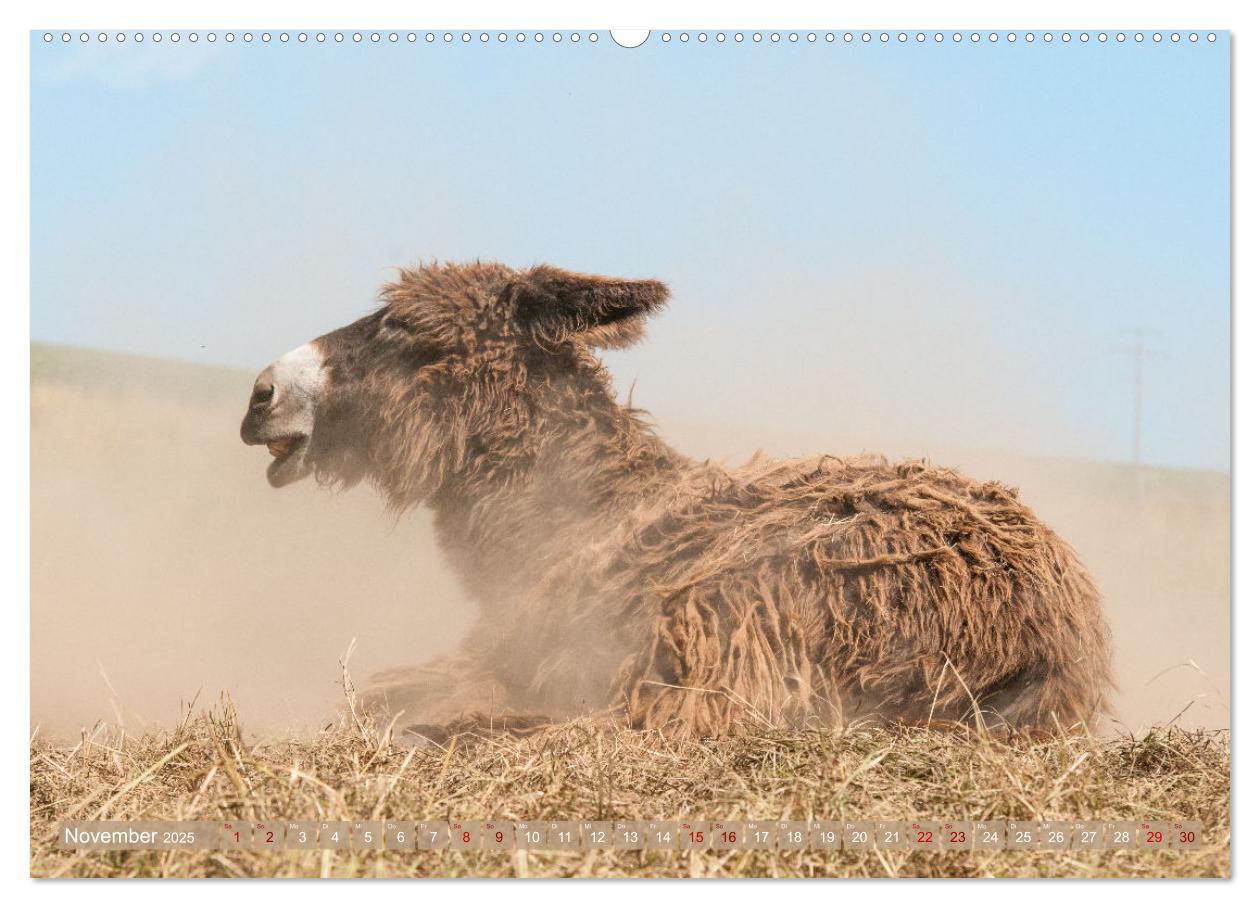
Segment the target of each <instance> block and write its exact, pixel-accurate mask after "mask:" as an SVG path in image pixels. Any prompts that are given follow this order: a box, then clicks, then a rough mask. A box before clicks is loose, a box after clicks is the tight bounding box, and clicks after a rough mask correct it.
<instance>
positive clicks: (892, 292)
mask: <svg viewBox="0 0 1260 908" xmlns="http://www.w3.org/2000/svg"><path fill="white" fill-rule="evenodd" d="M356 15H357V14H356V11H355V9H354V8H353V7H352V6H346V7H345V8H344V9H343V14H342V15H340V16H339V17H336V21H332V22H329V21H327V20H325V21H324V23H323V25H321V24H320V21H319V20H317V19H310V20H304V19H303V18H302V17H301V16H296V17H290V18H288V19H287V20H286V19H284V18H278V19H275V20H274V21H273V22H272V24H271V25H270V26H269V27H265V28H262V27H256V26H248V27H231V23H230V22H227V23H223V22H222V21H221V20H222V19H223V16H221V15H218V14H216V15H214V16H208V17H207V19H206V23H207V24H208V25H221V26H222V27H179V28H167V27H137V26H136V25H134V24H129V23H131V22H132V20H130V19H125V18H124V19H120V21H119V22H118V24H117V25H110V24H109V18H110V10H109V6H108V4H107V5H105V6H104V7H101V8H100V9H98V10H97V12H96V13H94V14H93V16H92V20H91V22H90V23H85V24H84V25H82V26H75V25H73V24H67V23H62V22H61V21H60V20H55V21H50V22H49V23H48V24H47V25H46V26H37V27H35V28H34V30H33V31H31V32H30V33H29V35H28V36H27V38H26V41H27V44H28V51H29V79H30V93H29V98H30V123H29V128H30V149H29V150H30V157H29V180H30V224H29V230H30V301H29V306H30V337H29V357H30V400H29V403H30V421H29V426H30V430H29V431H30V438H29V444H30V526H29V534H30V553H31V557H30V564H29V571H30V623H31V626H30V648H31V653H30V656H31V658H30V686H31V687H30V710H31V719H30V745H29V746H30V874H31V876H33V877H38V878H81V877H94V878H138V877H144V878H147V877H162V878H206V877H267V878H270V877H285V878H305V877H323V878H327V877H405V878H416V879H427V878H450V877H461V878H462V877H494V878H498V877H510V878H527V877H604V878H613V877H619V878H625V877H634V878H642V877H649V878H657V877H670V878H678V877H701V878H754V877H775V878H840V877H901V878H906V877H976V878H981V877H983V878H995V877H996V878H1026V877H1072V878H1081V877H1123V878H1153V877H1228V876H1230V874H1231V861H1230V855H1231V829H1230V815H1231V814H1230V811H1231V803H1230V732H1229V728H1230V705H1231V700H1230V691H1231V674H1230V671H1231V667H1230V596H1231V573H1230V572H1231V561H1230V557H1231V556H1230V552H1231V451H1232V447H1231V446H1232V438H1231V368H1232V360H1231V296H1230V294H1231V196H1230V193H1231V167H1232V164H1231V106H1232V102H1231V89H1230V85H1231V46H1232V43H1233V39H1232V33H1231V31H1230V30H1229V28H1227V27H1223V26H1227V25H1228V24H1229V23H1228V22H1222V21H1221V20H1219V19H1216V20H1213V21H1211V22H1206V23H1200V22H1196V21H1195V20H1196V18H1197V16H1196V13H1195V10H1194V9H1193V8H1189V7H1187V8H1186V9H1185V10H1184V15H1182V16H1181V17H1180V18H1179V21H1178V22H1176V23H1171V24H1175V25H1180V26H1181V27H1176V28H1173V27H1161V28H1148V27H1140V26H1135V27H1126V26H1125V23H1124V21H1122V19H1118V20H1117V21H1116V22H1115V23H1113V24H1114V25H1115V26H1116V27H1114V28H1107V29H1101V30H1100V29H1098V28H1092V27H1056V28H1053V29H1049V30H1048V29H1046V28H1044V27H1043V28H1028V27H1019V28H1014V27H1010V26H1009V25H1005V26H1004V25H1003V24H1002V23H1001V22H998V21H994V22H990V23H988V24H985V23H983V22H980V21H978V20H977V18H976V17H975V16H972V15H959V17H958V19H957V23H958V24H957V27H945V25H944V24H942V21H941V20H943V19H948V17H949V15H951V13H950V12H949V9H948V8H944V7H943V8H939V9H938V10H937V11H936V12H935V13H933V15H932V16H931V17H930V18H931V20H932V23H935V24H934V27H931V28H929V27H927V25H929V24H932V23H929V22H928V21H926V20H925V21H924V23H923V27H907V26H905V25H899V24H896V23H895V22H890V24H888V25H886V26H885V27H871V26H869V25H868V26H867V27H857V23H852V22H851V23H848V24H846V23H845V22H844V21H842V20H843V18H844V10H843V9H840V8H837V9H829V10H827V11H826V12H825V14H824V13H816V14H815V15H814V16H813V18H812V19H811V18H809V17H805V18H802V19H801V20H800V21H798V22H797V23H795V24H794V25H792V26H791V27H784V26H782V25H776V24H775V20H773V19H770V20H767V24H765V25H764V26H759V25H758V23H757V22H756V21H743V22H740V23H737V24H738V25H739V26H740V27H728V26H723V25H722V20H720V19H715V20H710V21H711V22H712V23H713V24H708V25H706V20H704V19H703V18H697V19H695V20H694V21H693V22H692V23H691V24H692V26H693V27H687V28H672V27H652V28H640V29H620V28H611V29H610V28H608V27H607V26H608V25H609V24H615V23H604V24H603V25H601V26H600V27H591V26H590V25H583V26H582V27H577V26H576V25H564V24H563V22H558V21H557V20H555V19H554V17H548V16H540V17H539V19H538V20H537V24H535V25H533V26H530V25H529V22H528V19H529V15H530V13H529V9H528V7H524V8H521V9H518V10H516V11H515V12H514V13H513V14H512V15H511V16H509V17H507V18H506V19H505V20H504V21H503V23H502V27H484V26H474V25H473V24H471V23H470V24H469V25H467V26H465V27H453V26H449V25H438V24H434V23H430V24H429V25H425V23H424V22H423V21H422V20H423V19H424V16H425V11H424V9H422V8H420V7H417V8H415V9H413V10H410V11H408V12H407V13H406V15H403V16H401V17H399V18H398V19H397V20H396V21H395V22H394V24H393V25H392V26H391V25H389V24H388V23H385V24H382V23H381V22H380V20H370V19H369V20H364V21H363V22H362V23H361V24H360V25H358V26H356V25H355V21H354V20H355V18H356ZM338 22H340V24H338ZM631 24H633V23H631ZM643 24H649V25H650V24H652V23H643ZM1164 24H1165V25H1169V24H1170V23H1167V22H1165V23H1164ZM88 25H91V27H87V26H88ZM1213 25H1215V26H1221V27H1215V28H1212V27H1207V26H1213ZM509 26H511V27H509Z"/></svg>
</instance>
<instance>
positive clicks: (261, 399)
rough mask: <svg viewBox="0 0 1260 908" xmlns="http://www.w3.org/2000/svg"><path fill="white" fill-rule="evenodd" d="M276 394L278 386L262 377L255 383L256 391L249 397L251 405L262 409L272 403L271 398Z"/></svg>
mask: <svg viewBox="0 0 1260 908" xmlns="http://www.w3.org/2000/svg"><path fill="white" fill-rule="evenodd" d="M275 396H276V386H275V385H273V384H272V383H271V382H269V381H263V380H261V379H260V380H259V381H258V382H257V383H255V385H254V393H253V395H252V396H251V397H250V399H249V405H250V407H251V408H253V409H261V408H262V407H265V406H267V405H268V404H269V403H271V399H272V398H273V397H275Z"/></svg>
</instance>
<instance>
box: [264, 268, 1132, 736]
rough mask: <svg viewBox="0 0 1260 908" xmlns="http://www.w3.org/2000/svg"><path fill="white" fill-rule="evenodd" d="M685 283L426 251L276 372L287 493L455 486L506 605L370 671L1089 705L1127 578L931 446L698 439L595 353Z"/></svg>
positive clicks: (547, 711) (267, 410)
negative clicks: (894, 453)
mask: <svg viewBox="0 0 1260 908" xmlns="http://www.w3.org/2000/svg"><path fill="white" fill-rule="evenodd" d="M667 297H668V290H667V288H666V287H665V285H664V284H662V283H660V282H658V281H654V280H621V279H614V278H607V277H598V276H594V275H589V274H579V273H575V272H571V271H566V270H562V269H559V268H554V267H550V266H545V265H544V266H538V267H534V268H530V269H528V270H522V271H517V270H513V269H510V268H508V267H506V266H504V265H501V264H497V263H485V262H475V263H470V264H436V263H434V264H431V265H428V266H424V267H418V268H415V269H405V270H403V271H401V273H400V275H399V277H398V279H397V280H396V281H395V282H393V283H391V284H388V285H387V286H386V287H385V288H384V289H383V291H382V299H381V302H382V305H381V306H380V308H378V309H377V310H376V311H374V312H373V313H372V314H370V315H367V316H365V317H363V318H361V319H359V320H358V321H356V322H353V323H351V324H349V325H347V326H345V327H343V328H340V329H338V330H336V331H333V332H331V333H329V334H325V335H323V336H322V337H319V338H316V339H315V340H313V341H311V342H310V343H308V344H306V345H305V346H302V347H299V348H298V349H296V350H294V351H292V352H291V353H288V354H286V355H285V356H283V357H281V358H280V359H278V360H276V361H275V362H274V363H272V364H271V365H270V366H268V367H267V368H266V369H264V370H263V372H262V374H260V375H259V376H258V379H257V381H256V382H255V383H254V387H253V393H252V395H251V397H250V401H249V407H248V411H247V413H246V415H245V418H244V421H243V422H242V424H241V438H242V439H243V440H244V441H245V443H246V444H250V445H266V446H267V448H268V450H269V451H270V453H271V456H272V458H273V459H272V461H271V463H270V465H269V467H268V469H267V478H268V480H269V481H270V483H271V485H273V486H275V487H277V488H278V487H281V486H286V485H289V484H291V483H295V482H297V481H299V480H301V479H303V478H304V477H307V476H312V475H313V476H314V477H315V479H316V481H318V482H320V483H322V484H325V485H329V486H335V487H347V486H351V485H353V484H355V483H358V482H360V481H362V480H366V481H368V482H369V483H371V484H372V485H373V486H375V487H376V488H377V489H379V491H380V492H381V493H382V495H383V497H384V499H385V501H386V502H387V503H388V507H389V508H390V509H391V510H392V511H393V512H398V513H401V512H404V511H407V510H408V509H411V508H414V507H416V506H420V505H423V506H425V507H427V508H430V509H431V510H432V512H433V514H434V526H435V530H436V534H437V538H438V542H439V545H440V547H441V549H442V550H443V551H444V553H445V554H446V556H447V557H448V558H449V560H450V562H451V564H452V565H453V568H454V570H455V572H456V574H457V575H458V577H459V578H460V580H461V583H462V585H463V586H464V588H465V589H466V591H467V593H468V594H469V598H470V599H472V600H473V601H475V602H476V603H477V605H478V609H479V613H478V615H477V618H476V622H475V626H474V629H473V630H472V632H471V633H470V634H469V636H468V637H467V639H466V640H465V641H464V642H463V643H462V644H461V645H460V646H459V647H458V649H457V650H456V651H455V652H454V653H453V654H451V655H449V656H445V657H442V658H440V659H437V660H434V661H432V662H430V663H428V664H426V665H423V666H419V667H415V668H408V669H400V670H397V671H394V672H390V673H385V674H383V675H381V676H379V677H378V678H376V679H375V680H374V683H373V687H372V689H371V690H370V691H369V692H367V696H368V699H369V701H370V702H371V703H372V704H373V706H374V707H375V708H379V709H380V710H382V711H388V712H389V713H390V714H391V715H396V714H398V713H402V714H403V718H402V721H403V724H404V726H411V727H413V728H418V729H425V730H427V733H429V734H430V735H432V734H438V733H440V732H441V730H443V729H445V730H450V729H456V728H461V727H467V726H468V725H469V724H471V725H476V726H482V725H486V724H490V725H493V726H496V727H498V728H501V729H508V730H512V729H515V730H520V731H523V730H527V729H529V728H532V727H535V726H536V725H538V724H539V723H542V722H547V721H558V720H563V719H567V718H571V717H574V716H577V715H582V714H588V713H592V712H601V711H602V712H605V713H608V714H615V715H618V716H621V717H624V719H625V720H627V721H628V722H629V723H630V724H631V725H632V726H634V727H637V728H659V729H663V730H665V731H666V732H667V733H673V734H678V735H696V736H712V735H726V734H739V733H741V732H744V731H747V730H748V729H750V728H765V727H800V726H803V725H807V724H816V725H836V724H843V723H847V722H851V721H854V720H859V719H862V720H868V721H874V722H881V723H888V722H902V723H926V722H933V721H936V720H940V721H960V720H966V721H975V722H983V723H985V724H986V725H990V726H1000V725H1005V726H1007V727H1012V728H1023V729H1032V730H1046V731H1048V730H1051V729H1053V728H1055V727H1067V726H1071V725H1074V724H1083V725H1088V724H1089V723H1091V721H1092V720H1093V719H1094V718H1095V717H1096V716H1097V714H1098V713H1099V711H1100V710H1102V709H1104V708H1105V704H1106V697H1107V693H1108V691H1109V690H1110V688H1111V686H1112V681H1111V673H1110V634H1109V631H1108V628H1107V625H1106V622H1105V619H1104V617H1103V614H1102V610H1101V607H1100V601H1099V595H1098V592H1097V590H1096V588H1095V586H1094V584H1093V582H1092V581H1091V579H1090V577H1089V575H1088V574H1087V572H1086V571H1085V569H1084V568H1083V567H1082V565H1081V563H1080V561H1079V560H1078V558H1077V556H1076V554H1075V553H1074V552H1073V550H1072V549H1071V548H1070V547H1069V546H1068V545H1067V544H1066V543H1065V542H1064V541H1063V540H1061V539H1060V538H1059V537H1058V536H1057V535H1055V533H1054V532H1053V531H1051V530H1050V529H1049V528H1048V527H1046V526H1045V524H1043V523H1042V522H1041V521H1039V520H1038V519H1037V518H1036V517H1035V516H1034V515H1033V513H1032V512H1031V511H1030V510H1029V509H1028V508H1027V507H1026V506H1025V505H1023V504H1022V503H1021V502H1020V500H1019V498H1018V493H1017V492H1016V490H1014V489H1012V488H1008V487H1006V486H1004V485H1001V484H999V483H996V482H985V483H980V482H977V481H975V480H972V479H968V478H966V477H964V476H962V475H960V474H959V473H957V472H955V471H953V470H949V469H943V468H939V467H934V466H931V465H929V464H928V463H926V462H918V461H915V462H905V463H896V464H894V463H889V462H888V461H886V460H884V459H883V458H878V457H865V458H857V459H853V458H851V459H841V458H837V457H831V456H815V457H808V458H803V459H796V460H788V461H772V460H770V459H768V458H765V457H764V456H760V455H758V456H757V457H755V458H754V459H753V460H752V461H750V462H749V463H747V464H745V465H744V466H742V467H739V468H735V469H731V468H727V467H724V466H722V465H719V464H717V463H713V462H710V461H703V462H698V461H695V460H692V459H690V458H688V457H685V456H684V455H682V454H681V453H679V452H678V451H676V450H674V449H673V448H671V447H670V446H669V445H667V444H666V443H665V442H664V441H662V440H661V438H659V437H658V436H657V434H656V433H655V432H654V431H653V430H652V429H651V428H650V427H649V425H648V424H647V423H646V421H645V419H644V414H643V413H642V411H637V410H634V409H632V408H631V407H629V406H624V405H621V404H619V403H618V402H617V400H616V399H615V396H614V394H613V391H612V387H611V382H610V377H609V374H608V373H607V371H606V370H605V369H604V367H603V366H602V364H601V362H600V360H599V359H598V358H597V356H596V354H595V352H594V351H595V350H597V349H599V348H616V347H622V346H625V345H627V344H631V343H634V342H635V341H637V340H639V339H640V338H641V337H642V335H643V333H644V327H645V323H646V320H647V318H648V317H649V316H650V315H652V314H653V313H655V312H657V311H659V310H660V309H661V308H662V307H663V305H664V304H665V301H666V298H667Z"/></svg>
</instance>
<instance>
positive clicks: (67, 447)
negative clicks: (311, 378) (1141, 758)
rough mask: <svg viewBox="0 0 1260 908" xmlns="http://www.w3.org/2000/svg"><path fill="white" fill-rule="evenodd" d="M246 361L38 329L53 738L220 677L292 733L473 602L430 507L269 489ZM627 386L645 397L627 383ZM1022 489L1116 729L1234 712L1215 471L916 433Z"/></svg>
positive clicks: (36, 672) (43, 709)
mask: <svg viewBox="0 0 1260 908" xmlns="http://www.w3.org/2000/svg"><path fill="white" fill-rule="evenodd" d="M252 379H253V376H252V375H250V374H248V373H245V372H239V371H233V370H227V369H213V368H208V367H201V366H192V365H182V364H174V363H166V362H160V361H153V360H144V359H139V358H134V357H121V356H116V355H111V354H104V353H93V352H87V351H78V350H69V349H65V348H57V347H49V346H44V345H34V346H33V347H32V389H31V408H32V412H31V474H32V491H31V512H32V513H31V532H32V546H31V550H32V555H31V562H32V564H31V570H32V577H31V580H32V615H31V672H32V679H31V680H32V691H31V715H32V724H33V725H37V726H39V727H40V729H41V730H42V731H43V732H45V733H47V734H51V735H54V736H66V737H77V735H78V731H79V729H80V728H81V727H84V726H91V725H92V724H93V723H94V722H96V721H97V720H99V719H106V720H110V721H118V722H121V723H123V724H124V725H125V726H126V727H128V728H129V729H133V730H139V729H140V728H142V727H170V726H171V725H173V724H174V723H175V722H176V721H177V720H178V719H179V717H181V716H183V715H184V712H185V710H184V709H183V707H182V704H183V703H184V702H186V701H189V700H191V699H193V698H199V699H198V702H199V703H202V704H204V703H211V702H214V701H216V700H217V699H218V696H219V693H220V691H227V690H230V691H231V693H232V696H233V697H234V699H235V702H236V704H237V707H238V709H239V712H240V717H241V722H242V723H243V726H244V728H245V729H246V731H247V732H248V733H250V734H253V735H263V736H270V735H277V734H301V733H304V732H310V731H313V730H315V729H318V728H319V727H321V726H322V725H323V724H325V723H326V722H327V720H328V717H329V713H330V709H331V707H332V706H333V705H334V704H335V703H336V702H337V700H338V698H339V697H340V683H341V674H340V667H339V665H338V657H339V656H340V655H341V654H342V653H343V652H345V650H346V649H347V646H348V645H349V644H350V641H351V640H355V641H356V655H355V657H354V661H353V663H352V666H351V668H352V670H353V671H354V673H355V674H356V675H357V676H359V677H366V676H367V675H368V674H369V673H370V672H372V671H374V670H377V669H381V668H386V667H389V666H393V665H400V664H407V663H411V662H416V661H419V660H422V659H424V658H426V657H428V656H430V655H433V654H435V653H438V652H440V651H442V650H444V649H447V648H449V647H452V646H453V645H455V643H456V642H457V641H458V639H459V638H460V636H461V634H462V633H463V632H464V631H465V629H466V628H467V627H468V626H469V624H470V613H471V606H470V605H469V604H468V603H467V602H466V601H465V600H464V598H463V596H462V595H461V592H460V590H459V588H458V586H457V584H456V582H455V580H454V578H453V577H452V576H451V574H450V572H449V571H448V570H447V568H446V567H445V566H444V565H443V563H442V560H441V557H440V554H439V553H438V552H437V550H436V547H435V545H434V542H433V539H432V534H431V530H430V526H429V523H428V519H427V517H426V515H424V514H423V513H414V514H410V515H407V516H405V517H403V518H402V519H401V520H398V521H394V520H392V519H391V518H389V517H387V516H386V515H385V514H384V513H383V509H382V507H381V505H380V502H379V501H378V500H377V499H376V497H375V495H374V494H373V493H372V492H371V491H370V490H369V489H357V490H354V491H352V492H350V493H346V494H343V495H331V494H329V493H326V492H323V491H321V490H319V489H317V488H316V487H315V486H314V484H313V483H303V484H301V485H299V486H296V487H293V488H290V489H285V490H284V491H282V492H277V491H275V490H273V489H271V488H270V487H269V486H268V485H267V484H266V482H265V480H264V478H263V471H264V469H265V466H266V454H265V452H261V451H259V450H258V449H248V448H246V447H245V446H244V445H242V444H241V443H240V441H239V439H238V437H237V428H238V425H239V420H240V417H241V414H242V412H243V407H244V403H245V400H246V397H247V395H248V391H249V388H250V384H251V382H252ZM636 403H637V404H640V405H642V402H641V401H636ZM658 417H659V418H658V422H659V423H660V425H661V429H662V433H663V434H664V435H665V437H666V438H667V439H669V440H670V441H671V442H673V443H675V444H677V445H678V446H679V447H680V448H682V449H683V450H684V451H686V452H687V453H689V454H693V455H714V456H720V457H727V458H732V459H734V458H740V457H746V456H747V455H749V454H751V453H752V451H753V450H754V448H755V447H757V446H759V445H760V446H762V447H764V448H766V450H767V451H769V452H770V453H773V454H784V455H787V454H806V453H810V452H815V451H829V452H830V453H836V454H856V453H859V451H860V449H854V448H853V447H852V446H851V445H850V444H846V443H845V442H846V440H845V439H843V438H842V437H841V436H839V435H834V436H833V435H829V434H828V432H827V429H826V427H821V426H813V427H810V428H808V429H803V430H801V431H800V432H798V433H779V434H778V435H777V437H775V438H771V437H765V436H764V433H762V434H760V435H759V434H756V433H752V432H748V431H744V430H742V429H740V428H738V427H731V426H721V427H714V426H708V425H704V424H701V423H696V422H690V421H688V420H686V419H684V418H671V417H670V416H669V415H668V414H658ZM887 453H889V454H890V455H896V456H909V455H910V454H918V455H928V456H930V457H931V459H932V460H933V461H934V462H937V463H941V464H945V465H950V466H957V467H959V468H961V469H963V470H964V471H965V472H968V473H971V474H972V475H975V476H977V477H980V478H985V479H988V478H997V479H1001V480H1003V481H1005V482H1007V483H1009V484H1012V485H1016V486H1018V487H1020V489H1021V493H1022V495H1023V497H1024V499H1025V500H1026V501H1028V502H1029V503H1030V504H1031V505H1032V506H1033V507H1034V508H1035V509H1036V510H1037V511H1038V512H1039V513H1040V514H1041V515H1042V516H1043V517H1044V518H1045V519H1046V520H1047V522H1048V523H1049V524H1050V525H1051V526H1053V527H1054V528H1055V529H1056V530H1058V531H1059V533H1060V534H1061V535H1062V536H1064V537H1065V538H1066V539H1067V540H1068V541H1069V542H1071V543H1072V544H1073V545H1074V546H1075V547H1076V548H1077V549H1078V551H1079V552H1080V553H1081V555H1082V557H1083V559H1084V562H1085V564H1086V565H1087V566H1088V567H1089V568H1090V569H1091V570H1092V572H1093V573H1094V575H1095V577H1096V579H1097V581H1098V583H1099V586H1100V588H1101V590H1102V592H1103V595H1104V599H1105V602H1106V608H1107V611H1108V614H1109V616H1110V619H1111V623H1112V629H1113V632H1114V636H1115V650H1116V669H1117V677H1118V679H1119V686H1120V689H1119V691H1118V693H1117V696H1116V698H1115V706H1116V709H1115V723H1116V726H1118V728H1117V727H1116V726H1113V728H1114V729H1115V730H1119V728H1123V729H1128V730H1132V731H1135V732H1140V731H1141V730H1142V729H1144V728H1146V727H1149V726H1151V725H1154V724H1161V723H1166V722H1169V721H1175V722H1176V723H1177V724H1179V725H1181V726H1183V727H1187V728H1227V727H1228V726H1229V702H1228V693H1229V677H1230V674H1229V659H1230V647H1229V627H1230V624H1229V607H1230V606H1229V602H1230V586H1229V564H1230V561H1229V558H1230V525H1229V513H1230V512H1229V507H1230V503H1229V477H1228V475H1227V474H1224V473H1211V472H1197V471H1178V470H1163V469H1156V468H1144V469H1134V468H1131V467H1127V466H1121V465H1109V464H1094V463H1073V462H1053V461H1039V460H1036V459H1031V458H1017V457H1004V456H998V455H996V454H994V453H992V452H975V451H970V452H960V451H953V452H951V451H940V450H935V449H934V448H933V447H932V446H931V444H930V440H924V444H923V445H922V446H921V447H919V448H918V449H917V450H916V451H895V452H887Z"/></svg>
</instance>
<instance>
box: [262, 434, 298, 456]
mask: <svg viewBox="0 0 1260 908" xmlns="http://www.w3.org/2000/svg"><path fill="white" fill-rule="evenodd" d="M301 438H302V436H301V435H290V436H288V437H287V438H277V439H275V440H274V441H269V442H267V450H268V451H270V452H271V456H272V457H275V458H276V459H277V460H279V459H282V458H285V457H288V456H289V453H290V452H291V451H292V450H293V446H294V445H295V444H297V443H298V441H299V440H300V439H301Z"/></svg>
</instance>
